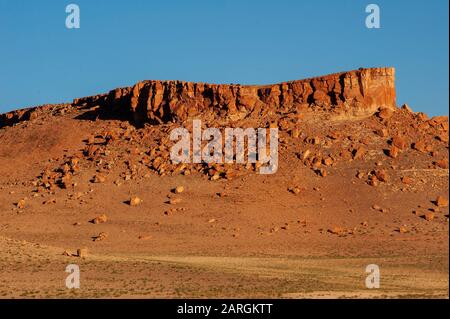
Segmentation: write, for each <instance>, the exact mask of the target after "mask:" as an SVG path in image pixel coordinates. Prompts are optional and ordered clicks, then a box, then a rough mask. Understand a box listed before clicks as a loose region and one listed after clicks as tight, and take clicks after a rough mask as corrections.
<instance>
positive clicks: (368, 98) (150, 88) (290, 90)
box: [0, 68, 396, 127]
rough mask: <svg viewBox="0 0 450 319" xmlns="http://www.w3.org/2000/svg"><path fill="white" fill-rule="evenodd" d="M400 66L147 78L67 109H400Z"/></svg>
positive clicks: (159, 113)
mask: <svg viewBox="0 0 450 319" xmlns="http://www.w3.org/2000/svg"><path fill="white" fill-rule="evenodd" d="M395 98H396V93H395V69H394V68H361V69H359V70H354V71H349V72H341V73H335V74H330V75H326V76H320V77H314V78H310V79H304V80H297V81H290V82H283V83H279V84H272V85H261V86H257V85H239V84H229V85H226V84H207V83H193V82H184V81H156V80H150V81H149V80H147V81H141V82H138V83H136V84H135V85H133V86H130V87H123V88H116V89H114V90H111V91H110V92H109V93H106V94H100V95H95V96H88V97H82V98H78V99H75V100H74V101H73V103H71V104H67V105H65V106H67V107H77V108H85V107H86V108H91V107H99V108H100V109H101V111H102V112H103V113H107V114H115V115H116V116H120V117H124V118H129V119H131V120H133V121H134V122H135V123H136V124H143V123H151V124H157V123H166V122H169V121H176V122H181V121H184V120H186V119H188V118H191V117H207V116H208V115H212V116H213V117H222V118H229V119H231V120H234V119H242V118H249V117H250V118H257V117H260V116H262V115H264V114H270V113H271V112H275V111H283V112H291V111H301V110H306V109H308V108H312V107H314V108H318V109H322V110H327V111H335V112H339V111H346V112H348V111H350V112H352V113H357V114H361V113H362V114H371V113H374V112H376V111H377V110H378V109H379V108H380V107H381V108H389V109H395V108H396V101H395ZM54 107H55V105H45V106H41V107H38V108H31V109H23V110H18V111H13V112H9V113H6V114H3V115H1V116H0V127H3V126H8V125H12V124H14V123H17V122H19V121H21V120H28V119H32V118H35V117H37V116H38V114H39V113H40V112H42V111H46V110H51V109H53V108H54Z"/></svg>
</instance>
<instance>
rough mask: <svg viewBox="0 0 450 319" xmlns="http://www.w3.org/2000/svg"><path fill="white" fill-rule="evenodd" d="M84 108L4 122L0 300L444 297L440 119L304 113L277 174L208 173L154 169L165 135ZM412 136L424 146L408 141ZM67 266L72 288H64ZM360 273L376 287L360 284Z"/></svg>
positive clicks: (283, 148) (444, 171) (444, 131)
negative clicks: (75, 278)
mask: <svg viewBox="0 0 450 319" xmlns="http://www.w3.org/2000/svg"><path fill="white" fill-rule="evenodd" d="M84 112H86V111H85V110H72V111H71V112H65V113H64V114H59V115H54V114H47V115H43V116H40V117H39V118H37V119H33V120H32V121H25V122H21V123H18V124H16V125H15V126H12V127H4V128H2V129H0V190H1V191H0V247H1V248H0V269H1V271H0V297H1V298H42V297H44V298H55V297H62V298H79V297H93V298H130V297H131V298H160V297H163V298H166V297H168V298H181V297H193V298H204V297H206V298H239V297H255V298H336V297H343V298H399V297H402V298H403V297H405V298H434V297H439V298H448V287H449V283H448V273H449V264H448V252H449V246H448V244H449V241H448V238H449V237H448V203H447V204H445V203H444V204H439V205H438V203H436V202H435V201H436V199H437V198H438V196H442V199H443V200H444V202H445V199H447V201H448V189H449V188H448V119H446V120H445V121H444V122H441V123H437V124H436V123H435V122H436V121H434V122H433V121H430V120H428V119H426V118H422V117H421V116H418V115H417V114H412V113H410V112H408V111H406V110H399V111H397V112H396V113H395V114H394V115H393V117H392V118H390V119H389V120H383V119H380V118H379V117H377V116H376V115H372V116H367V117H362V118H355V117H344V118H334V119H333V118H331V119H328V120H327V121H323V120H321V119H320V118H319V115H317V114H313V115H310V116H309V117H306V118H305V119H304V120H303V122H302V126H301V134H300V136H299V137H292V136H291V135H290V133H289V130H287V131H286V132H284V131H283V130H281V138H280V165H279V169H278V172H277V173H276V174H273V175H259V174H256V173H255V172H254V171H253V170H252V169H249V170H246V169H239V168H237V169H236V174H234V173H233V174H228V173H224V174H221V176H220V178H218V179H217V180H211V178H210V176H211V172H210V171H208V169H209V168H207V169H205V168H204V167H203V168H201V169H200V168H199V169H198V171H197V169H194V168H192V170H191V171H189V173H184V174H174V173H172V171H171V169H170V168H168V169H167V171H163V172H161V170H160V169H159V170H158V168H156V164H155V162H154V160H155V156H158V154H156V155H155V154H151V150H152V149H155V148H157V145H161V143H162V141H165V140H164V139H167V131H168V130H169V129H170V128H171V127H170V126H161V127H156V128H155V127H151V126H146V127H144V128H135V127H133V126H132V125H131V124H129V123H128V122H126V121H119V120H107V119H103V120H100V119H98V120H93V119H92V120H91V119H90V118H89V117H80V115H83V114H84ZM424 123H425V124H424ZM427 123H428V124H427ZM442 123H444V124H442ZM445 123H446V124H445ZM239 124H240V123H237V125H239ZM257 124H261V123H257ZM382 128H384V129H386V131H387V135H386V136H380V134H377V133H375V132H376V131H377V130H379V129H382ZM108 132H117V134H116V135H117V137H115V138H114V139H112V141H110V142H108V141H107V138H105V136H107V135H108V134H109V133H108ZM336 132H338V133H336ZM399 132H401V133H402V136H403V139H405V140H406V142H407V143H406V147H405V148H404V149H403V150H402V151H401V152H400V154H399V155H398V156H397V157H396V158H392V157H390V156H388V151H387V150H388V149H390V147H392V145H391V144H392V143H393V142H392V137H393V136H395V135H397V134H398V133H399ZM381 135H382V134H381ZM443 136H447V140H445V138H444V137H443ZM311 137H314V138H315V141H312V140H311ZM421 139H425V140H426V141H427V143H426V144H427V145H430V149H428V150H426V151H418V150H416V149H414V147H412V146H411V145H414V143H415V142H417V141H418V140H421ZM92 145H94V146H95V147H96V148H98V150H97V151H95V150H94V151H93V152H91V153H94V154H90V151H92V147H91V150H89V146H92ZM359 149H362V150H363V151H362V152H361V153H362V155H361V156H359V155H356V156H355V152H354V151H356V153H357V151H358V150H359ZM306 150H309V151H310V153H311V155H310V156H308V157H307V158H304V155H305V153H306ZM160 151H161V152H162V153H164V150H160ZM161 156H162V157H163V158H164V156H163V155H161ZM314 156H316V157H317V158H319V162H321V163H322V162H324V161H321V160H320V159H322V160H324V159H325V158H327V157H331V158H332V161H331V162H332V163H331V164H330V163H327V164H319V165H318V164H317V161H316V162H314V160H313V158H314ZM74 158H77V159H78V160H77V163H76V164H74V165H72V164H73V161H72V159H74ZM442 160H443V161H444V165H442V164H439V161H441V163H442ZM445 160H446V161H447V162H446V163H447V167H445ZM71 161H72V164H70V163H71ZM324 163H325V162H324ZM65 164H66V166H65ZM328 164H329V165H328ZM71 165H72V166H71ZM75 166H76V169H75ZM185 170H189V167H188V168H187V169H185ZM320 170H325V171H326V174H323V171H320ZM380 170H382V171H384V174H386V175H387V176H388V178H386V180H385V181H383V180H382V179H383V178H379V179H375V180H376V181H375V184H374V183H373V180H374V178H372V177H371V176H373V175H376V171H380ZM68 174H70V181H69V182H67V181H66V182H63V183H62V185H61V181H60V180H59V179H61V178H62V177H64V176H66V175H68ZM323 175H326V176H323ZM96 176H97V179H96ZM99 176H101V177H102V179H99ZM405 177H407V179H405ZM103 178H104V180H103ZM46 183H47V184H46ZM177 186H183V187H184V191H183V192H182V193H180V194H175V193H174V192H173V189H174V188H175V187H177ZM132 196H137V197H139V199H140V200H141V203H140V204H139V205H137V206H132V205H130V203H129V202H128V201H129V200H130V198H131V197H132ZM175 198H177V199H180V200H181V201H180V202H178V203H176V204H170V203H168V202H169V201H170V200H171V199H175ZM439 206H440V207H439ZM102 214H105V215H106V216H107V220H106V222H103V223H98V224H95V223H92V222H90V221H92V220H93V219H94V218H96V217H98V216H101V215H102ZM425 215H427V216H428V217H429V218H425ZM431 215H432V217H431ZM427 219H428V220H427ZM81 248H86V249H87V255H86V256H84V257H82V258H81V257H78V256H77V249H81ZM64 252H65V253H66V254H65V255H64V254H63V253H64ZM67 255H69V256H67ZM68 264H77V265H79V266H80V270H81V288H80V289H67V288H66V286H65V278H66V276H67V275H68V274H67V273H66V272H65V271H64V270H65V268H66V266H67V265H68ZM369 264H377V265H378V266H379V267H380V271H381V287H380V288H379V289H367V288H366V287H365V278H366V276H367V274H366V272H365V268H366V266H367V265H369Z"/></svg>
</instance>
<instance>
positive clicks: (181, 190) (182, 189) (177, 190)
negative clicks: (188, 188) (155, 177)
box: [173, 186, 184, 194]
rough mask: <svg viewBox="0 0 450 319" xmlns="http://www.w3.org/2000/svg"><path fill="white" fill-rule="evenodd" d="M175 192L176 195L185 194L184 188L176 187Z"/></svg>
mask: <svg viewBox="0 0 450 319" xmlns="http://www.w3.org/2000/svg"><path fill="white" fill-rule="evenodd" d="M173 192H174V193H175V194H181V193H182V192H184V186H177V187H175V188H174V190H173Z"/></svg>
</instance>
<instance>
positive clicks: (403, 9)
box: [0, 0, 449, 115]
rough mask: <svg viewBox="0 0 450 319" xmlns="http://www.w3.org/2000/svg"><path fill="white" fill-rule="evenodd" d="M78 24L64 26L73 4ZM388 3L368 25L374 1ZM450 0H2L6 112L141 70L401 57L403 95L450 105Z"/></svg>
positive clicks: (261, 76)
mask: <svg viewBox="0 0 450 319" xmlns="http://www.w3.org/2000/svg"><path fill="white" fill-rule="evenodd" d="M70 3H76V4H78V5H79V7H80V10H81V28H80V29H72V30H70V29H67V28H66V27H65V19H66V16H67V13H66V12H65V7H66V5H68V4H70ZM369 3H376V4H378V5H379V7H380V9H381V29H367V28H366V27H365V19H366V16H367V13H366V12H365V7H366V5H368V4H369ZM448 36H449V35H448V0H428V1H411V0H410V1H403V0H383V1H381V0H368V1H361V0H339V1H338V0H315V1H313V0H305V1H299V0H296V1H294V0H293V1H287V0H280V1H265V0H258V1H250V0H248V1H245V0H240V1H238V0H236V1H231V0H229V1H226V0H216V1H211V0H204V1H148V0H147V1H145V0H127V1H125V0H114V1H113V0H110V1H107V0H95V1H93V0H72V1H63V0H42V1H31V0H28V1H24V0H22V1H21V0H0V39H1V42H0V43H1V44H0V45H1V47H0V113H2V112H6V111H9V110H12V109H17V108H22V107H28V106H34V105H39V104H44V103H58V102H66V101H71V100H72V99H73V98H75V97H81V96H86V95H92V94H97V93H103V92H106V91H109V90H110V89H113V88H115V87H118V86H127V85H132V84H133V83H135V82H137V81H139V80H144V79H159V80H170V79H176V80H187V81H200V82H212V83H242V84H264V83H276V82H281V81H287V80H295V79H301V78H306V77H311V76H318V75H324V74H328V73H333V72H339V71H344V70H352V69H357V68H359V67H377V66H394V67H395V68H396V69H397V81H396V84H397V104H399V105H401V104H403V103H408V104H409V105H410V106H411V107H412V108H413V109H414V110H415V111H422V112H426V113H427V114H430V115H441V114H446V115H448V104H449V89H448V88H449V73H448V72H449V65H448V63H449V60H448V59H449V44H448Z"/></svg>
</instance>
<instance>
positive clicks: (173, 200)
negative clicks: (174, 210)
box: [169, 198, 182, 205]
mask: <svg viewBox="0 0 450 319" xmlns="http://www.w3.org/2000/svg"><path fill="white" fill-rule="evenodd" d="M181 202H182V200H181V198H171V199H169V204H170V205H176V204H179V203H181Z"/></svg>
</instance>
